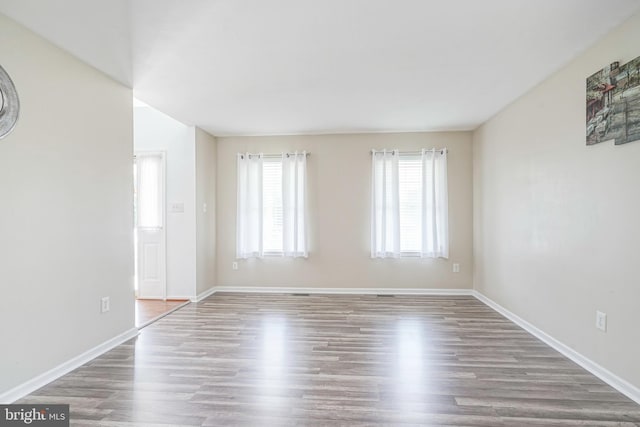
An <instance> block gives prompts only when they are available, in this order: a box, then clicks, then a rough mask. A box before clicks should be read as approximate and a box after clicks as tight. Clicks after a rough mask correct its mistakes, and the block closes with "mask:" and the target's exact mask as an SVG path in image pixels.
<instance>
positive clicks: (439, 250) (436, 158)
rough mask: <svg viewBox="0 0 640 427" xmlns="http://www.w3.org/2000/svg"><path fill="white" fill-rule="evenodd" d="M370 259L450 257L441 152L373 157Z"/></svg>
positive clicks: (384, 153) (376, 153) (395, 152)
mask: <svg viewBox="0 0 640 427" xmlns="http://www.w3.org/2000/svg"><path fill="white" fill-rule="evenodd" d="M372 157H373V159H372V180H373V183H372V184H373V185H372V201H371V215H372V218H371V256H372V257H374V258H386V257H399V256H422V257H434V258H435V257H443V258H447V257H448V256H449V242H448V239H449V237H448V206H447V205H448V194H447V153H446V150H434V149H432V150H422V151H421V152H419V153H401V152H399V151H398V150H382V151H375V150H374V151H373V152H372Z"/></svg>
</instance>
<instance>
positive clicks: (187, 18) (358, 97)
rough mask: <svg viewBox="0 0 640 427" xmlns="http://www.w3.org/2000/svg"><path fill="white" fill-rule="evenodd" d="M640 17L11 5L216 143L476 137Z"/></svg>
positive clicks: (475, 4)
mask: <svg viewBox="0 0 640 427" xmlns="http://www.w3.org/2000/svg"><path fill="white" fill-rule="evenodd" d="M638 10H640V0H447V1H443V0H437V1H436V0H57V1H51V0H0V12H2V13H4V14H6V15H8V16H10V17H12V18H13V19H15V20H16V21H18V22H21V23H22V24H24V25H25V26H27V27H28V28H30V29H32V30H33V31H35V32H36V33H39V34H40V35H42V36H44V37H45V38H47V39H49V40H51V41H52V42H54V43H55V44H57V45H59V46H61V47H63V48H64V49H66V50H68V51H69V52H71V53H72V54H74V55H75V56H77V57H79V58H81V59H82V60H84V61H86V62H88V63H89V64H92V65H93V66H95V67H96V68H98V69H100V70H102V71H104V72H105V73H107V74H109V75H111V76H112V77H114V78H115V79H117V80H119V81H121V82H123V83H125V84H127V85H129V86H131V87H133V89H134V94H135V96H136V97H137V98H139V99H140V100H142V101H144V102H146V103H148V104H150V105H152V106H154V107H156V108H158V109H159V110H162V111H163V112H165V113H167V114H169V115H171V116H173V117H175V118H176V119H178V120H180V121H182V122H184V123H187V124H189V125H197V126H199V127H201V128H203V129H205V130H207V131H209V132H210V133H212V134H214V135H265V134H300V133H338V132H389V131H422V130H427V131H429V130H468V129H473V128H475V127H476V126H478V125H479V124H481V123H482V122H484V121H485V120H487V119H488V118H490V117H491V116H492V115H494V114H495V113H496V112H498V111H499V110H500V109H502V108H504V107H505V106H506V105H507V104H509V103H510V102H512V101H513V100H514V99H516V98H517V97H518V96H520V95H522V94H523V93H524V92H526V91H527V90H529V89H530V88H532V87H533V86H535V85H536V84H537V83H539V82H540V81H542V80H544V79H545V78H546V77H547V76H549V75H550V74H551V73H553V72H554V71H555V70H557V69H559V68H560V67H561V66H562V65H564V64H566V63H567V62H568V61H570V60H571V59H572V58H574V57H575V56H576V55H577V54H579V53H580V52H581V51H583V50H585V49H586V48H587V47H589V46H590V45H592V44H593V43H594V42H595V41H597V40H598V39H599V38H601V37H602V36H603V35H605V34H606V33H607V32H608V31H609V30H611V29H612V28H614V27H615V26H617V25H618V24H620V23H621V22H622V21H623V20H624V19H626V18H627V17H629V16H630V15H632V14H633V13H634V12H636V11H638ZM617 59H618V58H611V62H613V61H614V60H617ZM602 65H603V66H605V65H607V64H602ZM594 71H595V70H594ZM585 78H586V76H585Z"/></svg>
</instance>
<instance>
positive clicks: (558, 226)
mask: <svg viewBox="0 0 640 427" xmlns="http://www.w3.org/2000/svg"><path fill="white" fill-rule="evenodd" d="M638 40H640V14H638V15H635V16H634V17H633V18H631V19H630V20H629V21H627V22H626V23H625V24H624V25H622V26H621V27H619V28H618V29H616V30H614V31H613V32H612V33H611V34H609V35H608V36H607V37H606V38H604V39H603V40H602V41H600V42H599V43H598V44H597V45H595V46H593V47H592V48H591V49H589V50H588V51H586V52H585V53H584V54H582V55H581V56H579V57H578V58H577V59H576V60H574V61H573V62H571V63H570V64H568V65H567V66H566V67H564V68H563V69H561V70H560V71H559V72H557V73H556V74H554V75H553V76H552V77H550V78H549V79H547V80H545V81H544V82H543V83H542V84H540V85H539V86H538V87H536V88H535V89H534V90H532V91H531V92H529V93H528V94H526V95H525V96H523V97H522V98H520V99H519V100H517V101H516V102H515V103H513V105H511V106H509V107H508V108H506V109H505V110H504V111H502V112H501V113H500V114H498V115H497V116H496V117H494V118H493V119H491V120H490V121H489V122H487V123H486V124H484V125H483V126H482V127H480V128H479V129H478V130H477V131H476V132H475V134H474V143H473V153H474V163H473V165H474V262H475V275H474V281H475V287H476V289H477V290H478V291H480V292H482V293H483V294H485V295H487V296H488V297H489V298H491V299H493V300H494V301H496V302H497V303H499V304H500V305H502V306H504V307H506V308H507V309H508V310H510V311H512V312H514V313H515V314H517V315H518V316H520V317H522V318H524V319H525V320H527V321H529V322H530V323H532V324H534V325H535V326H537V327H538V328H540V329H542V330H543V331H544V332H546V333H548V334H550V335H551V336H553V337H554V338H556V339H558V340H560V341H561V342H563V343H565V344H566V345H568V346H569V347H571V348H573V349H574V350H576V351H578V352H579V353H581V354H583V355H585V356H587V357H588V358H590V359H592V360H593V361H595V362H597V363H599V364H601V365H602V366H604V367H605V368H607V369H608V370H610V371H611V372H613V373H614V374H616V375H618V376H620V377H622V378H624V379H626V380H627V381H629V382H631V383H632V384H634V385H635V386H636V387H640V365H639V364H638V362H639V361H640V332H638V328H639V326H640V280H639V278H640V274H639V272H638V266H640V250H639V249H638V248H639V243H638V242H640V221H639V220H638V219H639V218H640V141H638V142H633V143H630V144H626V145H624V146H614V145H613V143H601V144H598V145H595V146H590V147H587V146H585V79H586V78H587V77H588V76H590V75H591V74H593V73H594V72H596V71H598V70H600V69H601V68H603V67H604V66H607V65H608V64H610V63H611V62H614V61H620V62H621V63H625V62H628V61H629V60H632V59H634V58H635V57H637V56H638V55H640V46H639V45H638ZM596 310H601V311H604V312H606V313H607V315H608V330H607V332H606V333H603V332H601V331H599V330H597V329H596V328H595V313H596Z"/></svg>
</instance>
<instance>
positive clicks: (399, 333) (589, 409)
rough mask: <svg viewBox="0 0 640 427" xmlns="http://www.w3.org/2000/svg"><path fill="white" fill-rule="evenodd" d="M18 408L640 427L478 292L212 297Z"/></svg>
mask: <svg viewBox="0 0 640 427" xmlns="http://www.w3.org/2000/svg"><path fill="white" fill-rule="evenodd" d="M20 403H69V404H70V405H71V420H72V424H73V425H81V426H105V427H108V426H166V425H187V426H223V425H224V426H226V425H239V426H240V425H242V426H245V425H246V426H281V425H282V426H293V425H300V426H365V425H368V426H377V425H386V426H409V425H416V426H490V427H496V426H518V427H520V426H601V427H606V426H640V405H638V404H636V403H634V402H633V401H631V400H629V399H628V398H626V397H625V396H623V395H622V394H620V393H618V392H617V391H615V390H614V389H612V388H611V387H609V386H608V385H606V384H605V383H603V382H602V381H601V380H599V379H598V378H596V377H595V376H593V375H591V374H590V373H588V372H587V371H585V370H584V369H582V368H581V367H579V366H578V365H576V364H575V363H573V362H571V361H570V360H568V359H566V358H565V357H563V356H562V355H561V354H559V353H558V352H556V351H555V350H553V349H551V348H550V347H548V346H547V345H545V344H544V343H542V342H541V341H539V340H537V339H536V338H534V337H533V336H531V335H530V334H528V333H527V332H525V331H524V330H522V329H521V328H519V327H518V326H516V325H515V324H513V323H512V322H510V321H509V320H507V319H505V318H504V317H502V316H501V315H499V314H498V313H496V312H495V311H493V310H492V309H490V308H489V307H487V306H485V305H484V304H483V303H481V302H480V301H478V300H476V299H475V298H473V297H465V296H459V297H449V296H394V297H377V296H375V295H369V296H353V295H311V296H294V295H287V294H234V293H221V294H215V295H213V296H211V297H209V298H207V299H206V300H204V301H203V302H201V303H198V304H189V305H187V306H185V307H183V308H181V309H179V310H177V311H175V312H173V313H171V314H169V315H168V316H166V317H164V318H162V319H160V320H159V321H157V322H155V323H154V324H152V325H150V326H148V327H147V328H145V329H143V330H142V332H141V334H140V335H139V336H138V337H137V338H135V339H132V340H130V341H128V342H126V343H125V344H123V345H120V346H118V347H117V348H115V349H114V350H112V351H110V352H108V353H106V354H104V355H103V356H101V357H98V358H96V359H94V360H93V361H91V362H89V363H87V364H86V365H84V366H82V367H81V368H79V369H76V370H75V371H73V372H71V373H69V374H67V375H65V376H64V377H61V378H60V379H58V380H56V381H54V382H53V383H51V384H49V385H47V386H46V387H44V388H42V389H40V390H38V391H36V392H35V393H33V394H31V395H29V396H27V397H26V398H24V399H22V400H21V402H20Z"/></svg>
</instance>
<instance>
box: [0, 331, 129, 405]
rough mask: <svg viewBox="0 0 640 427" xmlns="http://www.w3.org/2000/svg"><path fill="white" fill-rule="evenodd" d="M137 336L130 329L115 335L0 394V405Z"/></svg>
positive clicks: (12, 400)
mask: <svg viewBox="0 0 640 427" xmlns="http://www.w3.org/2000/svg"><path fill="white" fill-rule="evenodd" d="M137 335H138V328H131V329H129V330H128V331H126V332H123V333H122V334H120V335H117V336H115V337H113V338H111V339H110V340H108V341H105V342H103V343H102V344H99V345H97V346H95V347H93V348H92V349H89V350H87V351H85V352H84V353H82V354H80V355H78V356H76V357H74V358H73V359H70V360H68V361H66V362H64V363H63V364H61V365H58V366H56V367H55V368H53V369H50V370H49V371H47V372H45V373H43V374H41V375H38V376H37V377H35V378H32V379H30V380H29V381H27V382H25V383H23V384H20V385H19V386H17V387H14V388H12V389H11V390H8V391H6V392H4V393H2V394H0V404H3V405H5V404H10V403H13V402H15V401H16V400H18V399H21V398H23V397H24V396H26V395H28V394H29V393H33V392H34V391H36V390H37V389H39V388H41V387H43V386H45V385H47V384H49V383H50V382H52V381H53V380H56V379H58V378H60V377H61V376H63V375H65V374H67V373H69V372H71V371H73V370H74V369H77V368H79V367H80V366H82V365H84V364H85V363H87V362H89V361H90V360H92V359H95V358H96V357H98V356H100V355H101V354H103V353H106V352H107V351H109V350H111V349H112V348H114V347H117V346H119V345H120V344H122V343H123V342H125V341H128V340H130V339H131V338H133V337H135V336H137Z"/></svg>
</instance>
